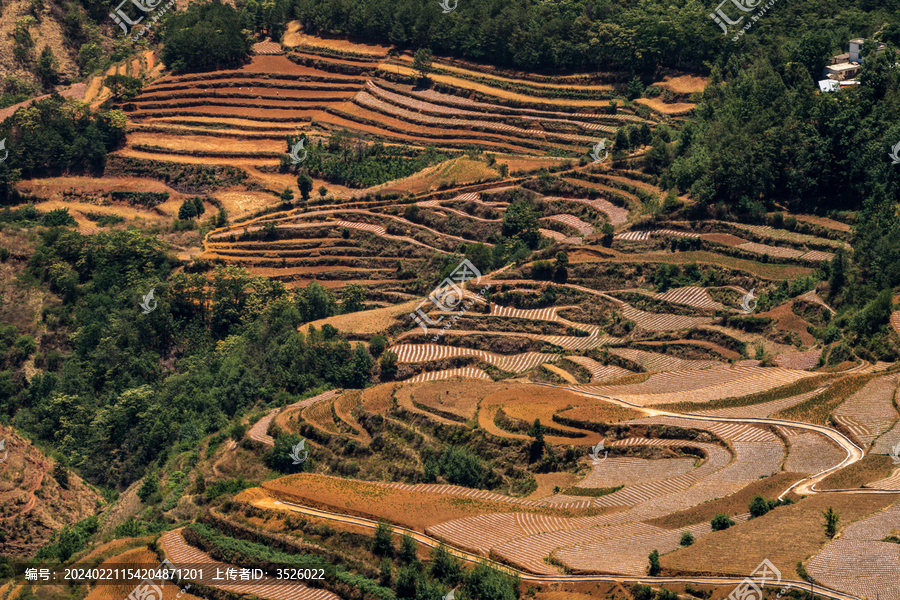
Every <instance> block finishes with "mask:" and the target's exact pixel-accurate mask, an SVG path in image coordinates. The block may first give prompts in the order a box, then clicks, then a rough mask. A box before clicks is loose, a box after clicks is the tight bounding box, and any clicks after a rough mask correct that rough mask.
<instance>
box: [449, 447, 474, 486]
mask: <svg viewBox="0 0 900 600" xmlns="http://www.w3.org/2000/svg"><path fill="white" fill-rule="evenodd" d="M439 464H440V468H441V475H443V476H444V477H445V478H446V479H447V481H449V482H450V483H452V484H455V485H462V486H465V487H476V486H477V485H478V484H479V483H480V482H481V478H482V476H483V475H484V466H482V464H481V461H480V460H478V457H476V456H474V455H472V454H469V453H468V452H467V451H465V450H463V449H462V448H456V447H451V448H447V450H445V451H444V454H443V455H441V460H440V463H439Z"/></svg>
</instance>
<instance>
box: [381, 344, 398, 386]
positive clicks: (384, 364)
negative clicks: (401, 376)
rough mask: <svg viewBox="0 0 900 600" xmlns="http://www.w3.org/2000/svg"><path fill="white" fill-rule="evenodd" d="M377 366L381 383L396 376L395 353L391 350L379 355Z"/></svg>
mask: <svg viewBox="0 0 900 600" xmlns="http://www.w3.org/2000/svg"><path fill="white" fill-rule="evenodd" d="M379 366H380V367H381V380H382V381H390V380H391V379H393V378H394V376H395V375H396V374H397V353H396V352H393V351H392V350H388V351H387V352H385V353H384V354H382V355H381V360H380V361H379Z"/></svg>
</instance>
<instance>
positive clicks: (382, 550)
mask: <svg viewBox="0 0 900 600" xmlns="http://www.w3.org/2000/svg"><path fill="white" fill-rule="evenodd" d="M393 532H394V528H393V527H391V524H390V523H388V522H387V521H379V522H378V527H376V528H375V539H374V540H373V541H372V552H373V553H374V554H375V555H377V556H384V557H390V556H393V555H394V537H393Z"/></svg>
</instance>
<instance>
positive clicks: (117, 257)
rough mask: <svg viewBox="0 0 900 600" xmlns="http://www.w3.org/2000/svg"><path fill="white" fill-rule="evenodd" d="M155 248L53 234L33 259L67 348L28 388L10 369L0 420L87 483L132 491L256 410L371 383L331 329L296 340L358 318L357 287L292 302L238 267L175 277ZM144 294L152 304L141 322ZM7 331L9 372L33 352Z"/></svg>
mask: <svg viewBox="0 0 900 600" xmlns="http://www.w3.org/2000/svg"><path fill="white" fill-rule="evenodd" d="M162 246H163V245H162V243H161V242H159V241H157V240H155V239H154V238H153V237H150V236H145V235H143V234H141V233H139V232H137V231H136V230H127V231H119V232H108V233H107V232H104V233H100V234H97V235H95V236H82V235H80V234H78V233H76V232H72V231H68V230H65V229H62V228H51V229H44V230H43V231H42V233H41V240H40V245H39V246H38V248H37V249H36V251H35V253H34V255H33V256H32V257H31V259H30V263H29V266H28V276H29V277H32V278H34V282H35V283H38V282H43V285H47V286H48V287H49V289H50V290H51V291H53V292H55V293H56V294H58V295H59V296H60V297H62V298H63V304H61V305H60V306H58V307H55V308H48V309H47V310H46V311H45V314H44V315H43V319H44V321H45V322H46V323H47V324H48V326H49V327H51V328H52V329H54V330H55V331H57V332H58V333H62V332H68V334H70V335H69V342H68V343H70V344H71V351H70V352H66V353H65V355H64V357H63V356H62V355H59V354H56V355H54V357H53V358H52V360H48V359H47V358H42V361H41V362H42V364H43V363H46V364H47V368H46V369H45V371H46V372H45V373H43V374H37V375H35V376H34V377H33V378H32V379H31V381H30V382H29V383H28V384H27V385H26V384H25V382H24V381H23V380H22V379H21V378H19V377H18V376H17V374H16V373H15V371H14V370H12V369H11V370H7V371H4V372H3V373H2V375H0V382H2V384H3V386H4V391H5V392H6V393H4V394H0V398H2V400H0V415H2V418H3V419H4V420H7V419H9V418H10V417H11V416H12V415H15V421H14V423H15V425H16V426H17V427H19V428H20V429H22V430H24V431H26V432H30V433H31V434H33V435H35V436H37V437H38V438H39V439H41V440H46V441H48V442H51V443H52V445H53V446H54V447H55V448H57V449H58V450H59V451H60V452H61V453H62V454H63V455H65V456H67V457H68V458H69V459H70V460H71V464H72V466H73V467H75V468H77V469H78V471H79V472H80V473H81V474H82V475H84V476H85V477H86V478H87V479H88V480H90V481H92V482H95V483H98V484H101V485H107V486H120V485H127V484H128V483H129V482H131V481H133V480H134V479H136V478H138V477H140V476H141V475H142V472H143V469H144V466H145V465H146V464H148V463H149V462H150V461H152V460H154V459H156V458H157V457H158V456H159V455H160V453H161V452H164V451H165V449H167V448H171V447H172V446H173V445H176V444H179V443H181V444H187V445H193V444H195V443H197V442H198V441H199V440H201V439H202V438H203V437H204V436H206V435H207V434H209V433H211V432H215V431H217V430H219V429H221V428H222V427H224V426H225V425H227V424H228V422H229V420H230V419H231V418H233V417H234V416H235V415H237V414H240V413H241V412H242V411H243V410H245V409H246V408H247V407H249V406H250V405H251V404H254V403H256V402H260V401H261V402H263V403H271V404H275V405H283V404H286V403H288V402H289V401H295V400H296V398H297V397H298V396H300V395H302V394H304V393H305V392H308V391H310V390H313V389H315V388H317V387H319V386H322V385H326V384H327V385H331V386H347V387H361V386H363V385H365V383H366V382H367V381H369V380H370V378H371V377H372V376H373V365H374V362H375V357H373V356H372V355H371V354H370V353H369V351H368V350H366V349H365V348H364V347H363V346H362V345H357V346H356V347H355V348H354V347H352V346H351V345H350V344H349V343H348V342H346V341H344V340H341V339H339V338H338V336H337V331H336V330H334V329H333V328H327V327H326V328H325V329H323V330H321V331H315V330H311V331H310V333H309V335H304V334H302V333H298V332H297V331H296V328H297V326H298V325H300V324H301V323H304V322H307V321H311V320H314V319H318V318H322V317H326V316H330V315H332V314H334V313H335V312H336V311H339V310H359V309H361V308H362V307H363V305H362V303H361V302H360V301H359V297H360V295H361V294H360V292H361V290H349V291H347V292H345V294H344V296H345V297H344V302H342V303H340V304H338V303H337V302H336V300H335V298H334V297H333V296H332V294H331V293H330V292H328V291H327V290H325V288H323V287H321V286H319V285H318V284H311V285H310V286H307V287H306V288H303V289H302V290H300V291H298V292H297V293H295V294H291V293H288V292H287V291H286V290H285V288H284V287H283V286H282V285H281V284H280V283H278V282H273V281H270V280H268V279H265V278H251V277H249V276H248V275H247V274H246V272H245V271H243V270H241V269H237V268H234V267H226V268H219V269H215V270H212V271H209V272H204V273H194V274H185V273H179V274H172V272H171V269H172V264H171V262H170V260H169V258H168V257H167V255H166V253H165V251H164V249H163V247H162ZM207 286H208V289H209V291H208V293H206V292H204V291H203V290H204V289H206V287H207ZM151 289H153V290H154V291H155V297H156V299H157V300H158V307H157V308H156V309H155V310H153V311H152V312H150V313H148V314H142V313H141V311H140V309H139V308H138V304H139V302H140V299H141V297H142V296H143V295H144V294H146V293H147V292H149V291H150V290H151ZM363 296H364V294H363ZM5 335H6V339H7V342H8V346H9V348H10V350H9V351H8V353H7V354H8V355H9V356H10V358H9V359H8V364H7V365H5V366H7V367H14V366H15V365H18V364H21V361H22V360H24V359H25V358H26V357H27V356H28V355H30V354H31V353H32V352H34V350H35V348H34V341H33V340H31V339H30V338H28V336H24V338H21V339H20V338H19V337H17V336H16V332H15V331H8V332H6V334H5ZM25 338H28V339H25ZM29 340H30V341H29Z"/></svg>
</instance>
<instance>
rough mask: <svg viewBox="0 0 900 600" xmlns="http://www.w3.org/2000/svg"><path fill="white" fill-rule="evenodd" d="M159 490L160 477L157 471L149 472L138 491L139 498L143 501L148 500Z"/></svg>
mask: <svg viewBox="0 0 900 600" xmlns="http://www.w3.org/2000/svg"><path fill="white" fill-rule="evenodd" d="M158 491H159V478H158V477H157V476H156V473H149V474H147V475H145V476H144V482H143V483H142V484H141V487H140V488H139V489H138V491H137V495H138V498H140V499H141V502H147V501H149V500H150V498H151V497H152V496H153V495H154V494H156V493H157V492H158Z"/></svg>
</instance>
